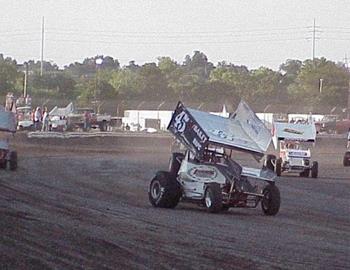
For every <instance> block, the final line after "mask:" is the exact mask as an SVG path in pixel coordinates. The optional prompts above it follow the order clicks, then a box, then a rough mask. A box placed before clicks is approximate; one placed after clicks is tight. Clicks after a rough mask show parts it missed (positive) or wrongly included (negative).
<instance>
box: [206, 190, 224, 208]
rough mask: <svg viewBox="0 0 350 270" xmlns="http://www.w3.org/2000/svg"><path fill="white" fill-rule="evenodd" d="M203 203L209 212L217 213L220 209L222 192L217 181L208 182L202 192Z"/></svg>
mask: <svg viewBox="0 0 350 270" xmlns="http://www.w3.org/2000/svg"><path fill="white" fill-rule="evenodd" d="M204 204H205V207H206V208H207V210H208V212H210V213H218V212H220V211H221V210H222V192H221V188H220V185H219V184H218V183H210V184H209V185H208V186H207V188H206V190H205V194H204Z"/></svg>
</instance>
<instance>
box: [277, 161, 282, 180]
mask: <svg viewBox="0 0 350 270" xmlns="http://www.w3.org/2000/svg"><path fill="white" fill-rule="evenodd" d="M281 174H282V159H281V158H278V159H277V160H276V175H277V176H281Z"/></svg>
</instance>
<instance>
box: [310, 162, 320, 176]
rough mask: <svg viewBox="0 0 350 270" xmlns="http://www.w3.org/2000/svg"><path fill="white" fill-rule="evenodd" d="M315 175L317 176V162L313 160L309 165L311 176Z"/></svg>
mask: <svg viewBox="0 0 350 270" xmlns="http://www.w3.org/2000/svg"><path fill="white" fill-rule="evenodd" d="M317 176H318V162H317V161H314V162H312V167H311V177H312V178H317Z"/></svg>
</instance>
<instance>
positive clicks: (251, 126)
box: [148, 101, 281, 216]
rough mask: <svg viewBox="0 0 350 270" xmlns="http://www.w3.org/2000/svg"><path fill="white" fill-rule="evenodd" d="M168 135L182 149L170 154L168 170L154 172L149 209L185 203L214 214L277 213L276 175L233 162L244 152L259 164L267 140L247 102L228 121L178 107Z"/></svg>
mask: <svg viewBox="0 0 350 270" xmlns="http://www.w3.org/2000/svg"><path fill="white" fill-rule="evenodd" d="M168 130H169V131H170V132H171V133H173V135H174V136H175V138H176V139H177V140H178V141H179V142H181V143H182V145H183V146H184V148H185V149H186V150H185V151H184V152H183V153H180V152H175V153H172V156H171V159H170V164H169V170H168V171H158V172H157V173H156V175H155V176H154V178H153V179H152V180H151V182H150V186H149V192H148V196H149V201H150V203H151V204H152V205H153V206H155V207H163V208H174V207H176V206H177V204H178V203H179V202H180V201H187V202H192V203H195V204H198V205H201V206H204V207H205V208H206V209H207V210H208V211H209V212H212V213H217V212H220V211H227V210H228V209H229V208H231V207H243V208H255V207H257V206H258V205H259V203H260V204H261V207H262V210H263V213H264V214H266V215H271V216H272V215H276V214H277V213H278V211H279V208H280V200H281V199H280V192H279V189H278V187H277V186H276V185H275V177H276V174H275V173H274V172H272V171H270V170H269V169H267V168H264V169H255V168H248V167H243V166H241V165H240V164H239V163H238V162H236V161H235V160H234V159H233V156H234V155H235V154H237V153H239V151H243V152H248V153H250V154H252V155H253V156H254V157H255V158H256V159H258V160H260V159H261V158H262V157H263V156H264V153H265V152H266V150H267V148H268V146H269V144H270V141H271V134H270V132H269V131H268V130H267V129H266V127H265V126H264V124H263V123H262V122H261V121H260V120H259V119H258V118H257V116H256V115H255V113H254V112H253V111H251V109H250V108H249V106H248V105H247V104H246V103H245V102H243V101H242V102H241V103H240V104H239V106H238V108H237V110H236V112H235V113H234V114H233V115H232V116H230V117H229V118H224V117H221V116H217V115H212V114H209V113H207V112H202V111H198V110H194V109H191V108H186V107H185V106H184V105H183V104H182V103H181V102H179V103H178V105H177V107H176V109H175V112H174V114H173V116H172V119H171V121H170V123H169V126H168ZM235 150H237V151H235Z"/></svg>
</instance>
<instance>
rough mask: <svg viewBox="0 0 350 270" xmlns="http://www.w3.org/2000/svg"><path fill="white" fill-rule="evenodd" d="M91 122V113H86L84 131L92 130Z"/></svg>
mask: <svg viewBox="0 0 350 270" xmlns="http://www.w3.org/2000/svg"><path fill="white" fill-rule="evenodd" d="M90 121H91V115H90V112H89V111H85V113H84V131H88V130H89V129H90Z"/></svg>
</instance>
